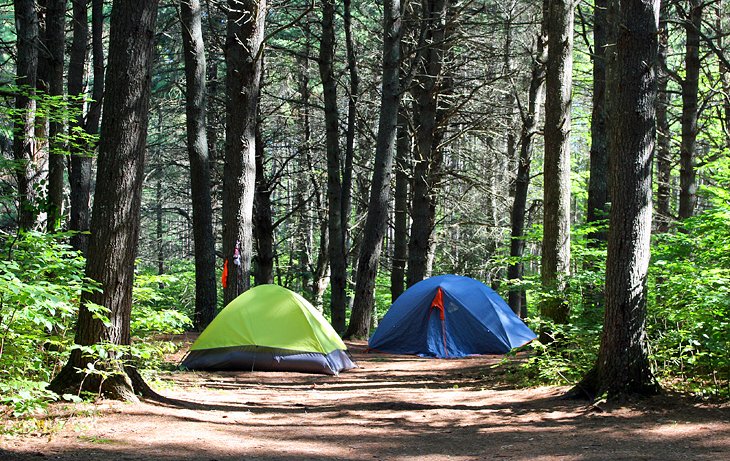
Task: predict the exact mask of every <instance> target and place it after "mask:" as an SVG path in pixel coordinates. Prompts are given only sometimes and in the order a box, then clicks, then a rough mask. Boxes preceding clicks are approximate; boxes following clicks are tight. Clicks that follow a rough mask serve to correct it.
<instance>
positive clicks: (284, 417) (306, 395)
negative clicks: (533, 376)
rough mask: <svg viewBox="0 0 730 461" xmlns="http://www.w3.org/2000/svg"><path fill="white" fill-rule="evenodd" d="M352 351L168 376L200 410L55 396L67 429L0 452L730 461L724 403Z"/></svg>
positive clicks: (481, 362)
mask: <svg viewBox="0 0 730 461" xmlns="http://www.w3.org/2000/svg"><path fill="white" fill-rule="evenodd" d="M351 350H352V351H354V357H355V359H356V360H357V363H358V364H359V365H360V366H361V368H359V369H357V370H353V371H350V372H347V373H343V374H342V375H341V376H339V377H326V376H315V375H303V374H293V373H260V372H256V373H177V374H174V375H172V376H171V377H170V378H169V379H170V380H172V382H173V383H174V385H173V386H172V387H170V388H169V389H162V393H163V394H165V395H166V396H169V397H171V398H175V399H179V400H184V401H187V402H193V403H195V404H196V405H195V407H194V408H180V407H176V406H167V405H159V404H151V403H139V404H124V403H118V402H103V403H101V404H98V405H93V406H91V405H89V406H87V407H82V408H85V409H82V410H77V411H76V413H75V414H74V415H69V414H68V410H64V409H63V406H61V405H59V406H58V407H57V408H55V411H56V412H57V413H58V414H59V415H63V416H65V419H64V418H61V419H60V420H61V421H66V423H65V424H64V426H63V427H62V428H61V429H60V430H56V431H53V432H52V433H51V435H50V436H49V435H44V436H35V437H29V436H22V437H20V436H14V437H10V436H6V437H5V438H4V439H2V442H1V443H0V447H1V448H0V460H3V461H5V460H8V461H14V460H30V459H33V460H38V459H61V460H74V461H78V460H102V459H104V460H208V461H212V460H219V461H223V460H244V459H245V460H281V461H289V460H291V461H301V460H314V459H317V460H319V459H332V460H335V459H336V460H402V461H405V460H414V461H415V460H444V459H450V460H491V459H495V460H499V459H505V460H557V459H560V460H606V459H609V460H612V461H615V460H705V459H706V460H713V461H715V460H721V459H730V408H728V406H709V405H696V404H692V403H690V402H687V401H682V400H678V399H674V398H669V397H667V396H663V397H657V398H654V399H651V400H648V401H643V402H640V403H638V404H635V405H632V406H631V407H624V408H615V409H604V411H600V410H597V409H595V408H589V407H587V406H586V404H585V403H581V402H572V401H563V400H559V399H557V398H556V397H558V396H559V395H560V393H561V391H563V390H564V389H561V388H556V387H542V388H535V389H521V390H514V389H510V388H507V387H505V386H500V385H496V384H495V382H496V381H495V379H494V377H493V373H494V370H493V369H492V368H490V366H491V365H493V364H494V363H497V362H498V360H499V358H497V357H470V358H466V359H461V360H426V359H419V358H411V357H395V356H384V355H372V354H362V352H361V351H362V344H353V345H351ZM64 412H65V414H64ZM49 425H52V424H51V423H49Z"/></svg>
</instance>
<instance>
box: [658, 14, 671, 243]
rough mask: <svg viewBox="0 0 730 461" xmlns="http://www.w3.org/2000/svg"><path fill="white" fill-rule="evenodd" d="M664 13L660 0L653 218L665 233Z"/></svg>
mask: <svg viewBox="0 0 730 461" xmlns="http://www.w3.org/2000/svg"><path fill="white" fill-rule="evenodd" d="M666 15H667V6H666V4H664V3H663V4H662V6H661V16H660V18H661V22H660V26H659V30H660V32H659V51H658V54H657V83H658V88H657V107H656V123H657V152H656V165H657V166H656V172H657V178H656V181H657V203H656V218H655V219H656V223H657V225H656V229H657V232H668V231H669V224H670V223H671V222H672V212H671V208H670V200H671V190H670V182H671V179H672V150H671V146H670V142H671V140H672V133H671V132H670V131H669V119H668V117H667V113H668V110H669V104H670V96H669V92H668V91H667V84H668V82H669V74H668V73H667V71H666V67H667V53H668V51H669V45H668V43H667V41H668V40H669V33H668V31H667V30H666V28H667V22H666V19H667V16H666Z"/></svg>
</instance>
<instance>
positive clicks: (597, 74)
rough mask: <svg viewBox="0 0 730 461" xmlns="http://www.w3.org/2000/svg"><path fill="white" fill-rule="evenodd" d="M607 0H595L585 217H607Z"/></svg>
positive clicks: (601, 234) (602, 236)
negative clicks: (588, 168) (591, 99)
mask: <svg viewBox="0 0 730 461" xmlns="http://www.w3.org/2000/svg"><path fill="white" fill-rule="evenodd" d="M607 2H608V0H596V2H595V6H594V10H593V11H594V12H593V113H592V115H591V158H590V176H589V179H588V210H587V217H586V221H587V222H588V223H589V224H590V223H596V222H598V221H602V220H605V219H607V218H608V201H609V200H608V184H607V181H606V179H607V178H608V145H607V144H608V133H607V126H606V108H605V107H604V106H605V101H606V58H605V56H606V46H607V45H608V30H607V27H608V22H607V18H606V17H607V11H606V8H607ZM606 237H607V233H606V231H597V232H591V233H590V234H589V235H588V238H589V239H592V240H599V241H603V242H605V241H606Z"/></svg>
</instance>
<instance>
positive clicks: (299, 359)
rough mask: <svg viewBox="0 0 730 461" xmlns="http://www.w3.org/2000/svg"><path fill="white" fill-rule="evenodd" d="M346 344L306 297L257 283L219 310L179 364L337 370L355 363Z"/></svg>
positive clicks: (198, 367) (202, 367)
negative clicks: (257, 284)
mask: <svg viewBox="0 0 730 461" xmlns="http://www.w3.org/2000/svg"><path fill="white" fill-rule="evenodd" d="M346 350H347V346H345V344H344V343H343V342H342V340H341V339H340V337H339V336H338V335H337V332H335V330H334V329H333V328H332V326H331V325H330V324H329V323H328V322H327V320H326V319H325V318H324V317H323V316H322V314H320V313H319V312H318V311H317V310H316V309H315V308H314V307H312V305H311V304H310V303H309V301H307V300H306V299H304V298H303V297H301V296H300V295H298V294H297V293H294V292H293V291H290V290H287V289H286V288H283V287H280V286H278V285H259V286H257V287H255V288H252V289H250V290H248V291H246V292H245V293H243V294H242V295H241V296H239V297H237V298H236V299H234V300H233V301H231V302H230V304H228V305H227V306H226V307H225V309H223V310H222V311H221V312H220V314H218V316H217V317H216V318H215V319H214V320H213V321H212V322H211V323H210V325H208V327H207V328H206V329H205V330H203V332H202V333H201V334H200V337H198V339H197V341H195V342H194V343H193V345H192V346H191V348H190V352H189V353H188V355H187V356H186V357H185V359H184V360H183V362H182V366H184V367H186V368H188V369H191V370H260V371H299V372H305V373H324V374H328V375H336V374H337V373H339V372H340V371H342V370H349V369H350V368H355V365H354V364H353V363H352V361H351V360H350V358H349V356H348V354H347V352H346Z"/></svg>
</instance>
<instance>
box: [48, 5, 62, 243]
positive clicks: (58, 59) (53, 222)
mask: <svg viewBox="0 0 730 461" xmlns="http://www.w3.org/2000/svg"><path fill="white" fill-rule="evenodd" d="M46 5H47V9H46V30H45V37H44V43H43V48H44V49H45V52H46V54H47V59H46V62H47V66H48V67H47V69H46V70H47V72H46V78H47V79H48V81H47V85H48V94H49V96H55V97H60V96H63V58H64V53H63V52H64V44H65V38H66V0H48V1H47V3H46ZM61 118H62V115H61V114H59V113H56V111H54V110H53V109H52V113H51V116H50V121H49V131H48V140H49V141H48V145H49V149H48V151H49V161H48V199H47V200H48V207H47V220H46V229H47V230H48V232H55V231H56V230H58V229H59V228H60V227H61V217H62V215H63V172H64V170H65V169H66V158H65V155H64V152H63V151H64V150H65V145H64V142H63V141H62V136H60V135H61V134H62V133H63V126H64V122H63V120H62V119H61Z"/></svg>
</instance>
